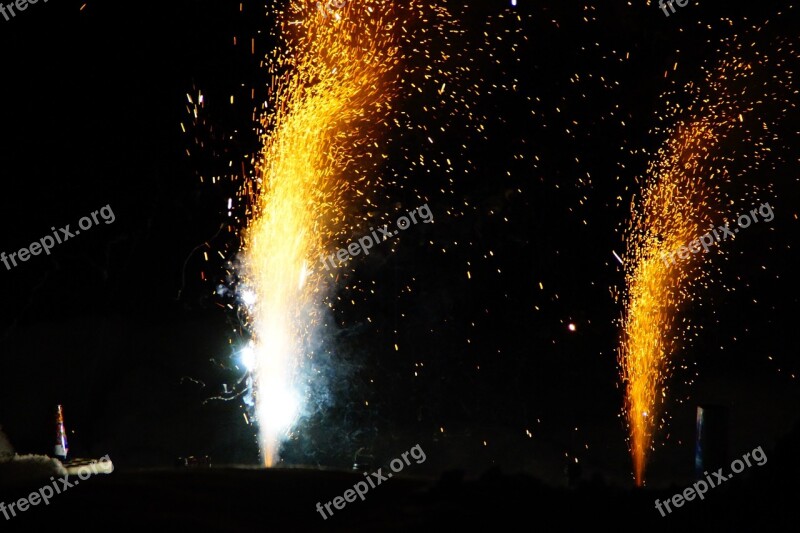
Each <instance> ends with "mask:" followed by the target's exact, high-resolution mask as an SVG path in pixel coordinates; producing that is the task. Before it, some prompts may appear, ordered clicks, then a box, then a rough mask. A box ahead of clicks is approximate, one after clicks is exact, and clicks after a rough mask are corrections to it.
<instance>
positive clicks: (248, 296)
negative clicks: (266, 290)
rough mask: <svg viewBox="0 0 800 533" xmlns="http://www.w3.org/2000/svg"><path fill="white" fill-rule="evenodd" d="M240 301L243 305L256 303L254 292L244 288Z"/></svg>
mask: <svg viewBox="0 0 800 533" xmlns="http://www.w3.org/2000/svg"><path fill="white" fill-rule="evenodd" d="M241 297H242V302H244V304H245V305H248V306H249V305H253V304H254V303H256V293H255V292H253V291H251V290H250V289H245V290H243V291H242V292H241Z"/></svg>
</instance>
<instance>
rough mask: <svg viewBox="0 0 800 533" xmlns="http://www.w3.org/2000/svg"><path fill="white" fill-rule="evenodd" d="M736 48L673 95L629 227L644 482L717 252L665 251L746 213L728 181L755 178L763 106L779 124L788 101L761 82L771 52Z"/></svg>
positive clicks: (631, 392) (629, 397)
mask: <svg viewBox="0 0 800 533" xmlns="http://www.w3.org/2000/svg"><path fill="white" fill-rule="evenodd" d="M731 49H732V51H731V52H729V53H727V54H726V57H725V59H724V60H722V61H721V62H720V63H719V65H718V66H717V67H715V68H713V69H709V70H708V71H706V78H705V82H704V83H703V84H702V85H701V86H699V87H698V86H695V85H692V84H690V85H689V86H688V92H689V94H690V95H691V98H690V99H691V104H690V105H689V106H688V107H687V108H681V107H680V106H679V105H674V104H673V110H672V114H673V117H672V118H674V119H676V121H675V123H676V124H677V125H676V126H675V127H674V128H673V129H671V130H669V131H667V132H666V133H667V138H668V140H667V142H666V143H665V145H664V146H663V147H662V148H661V149H660V150H659V152H658V154H657V157H656V158H655V161H654V163H652V164H651V166H650V167H649V168H648V171H647V174H646V177H645V179H644V182H643V184H642V193H641V196H640V197H639V198H638V200H637V201H635V202H634V205H633V208H632V217H631V224H630V226H629V228H628V232H627V235H626V242H627V252H626V253H627V256H626V261H625V280H626V292H625V301H624V304H625V312H624V314H623V317H622V334H621V342H620V348H619V352H618V353H619V362H620V367H621V375H622V381H623V383H624V384H625V393H626V396H625V409H624V411H625V416H626V420H627V423H628V428H629V433H630V443H629V446H630V450H631V455H632V458H633V468H634V477H635V481H636V484H637V485H639V486H641V485H643V484H644V481H645V467H646V462H647V458H648V455H649V453H650V451H651V450H652V448H653V442H654V436H655V433H656V431H657V429H658V428H659V427H661V426H663V425H664V424H665V423H666V422H665V416H666V415H665V399H666V398H667V396H668V390H669V386H668V378H669V376H670V375H671V374H672V372H673V369H674V367H675V365H676V362H677V361H678V360H679V353H680V350H681V348H682V347H685V346H686V343H687V342H689V341H690V340H691V339H690V337H691V335H690V333H689V332H690V330H691V328H690V325H689V320H688V318H687V317H686V316H682V313H681V312H682V310H683V309H684V308H685V307H686V306H688V304H689V303H691V302H692V301H694V300H697V299H698V298H700V297H701V296H702V295H701V293H700V292H699V289H700V288H702V287H703V286H704V285H706V284H707V282H709V281H710V280H709V273H710V271H709V269H708V268H706V266H707V265H708V264H709V261H708V259H709V257H710V256H711V254H707V255H706V254H702V253H700V254H694V253H693V254H691V255H688V257H686V258H683V257H681V258H679V259H678V260H671V261H670V260H665V257H670V256H671V255H673V254H674V252H675V251H677V250H678V249H680V248H681V247H682V246H688V245H689V243H691V242H692V241H694V240H696V239H698V238H699V237H700V236H701V235H704V234H706V233H708V232H709V231H710V229H713V228H714V223H715V222H719V221H721V220H725V219H729V218H730V216H731V215H732V214H738V212H737V211H736V210H737V207H735V206H739V205H741V206H747V207H748V208H750V207H752V205H754V204H753V203H752V200H746V198H747V197H748V196H752V194H745V195H744V198H739V199H732V198H729V197H728V194H727V191H728V189H729V188H730V185H731V184H732V183H733V182H736V183H737V185H742V184H745V186H747V179H746V178H747V177H748V173H751V172H753V171H755V170H756V169H758V168H759V166H760V165H761V164H762V163H763V162H764V161H766V160H768V159H767V158H768V155H769V153H770V150H771V148H770V145H771V144H774V140H775V136H776V135H775V133H773V132H772V131H771V129H772V127H771V126H770V125H768V123H767V121H765V117H764V115H765V114H766V113H769V112H772V111H774V112H775V115H774V116H770V117H769V122H770V123H771V124H773V125H774V123H775V119H778V118H780V115H782V114H783V113H785V108H784V110H780V111H778V110H777V109H780V108H776V109H771V108H770V107H769V106H770V105H772V104H775V103H776V102H780V98H779V97H778V96H777V95H776V93H771V92H769V91H770V89H769V87H770V83H771V82H774V81H775V79H774V78H773V79H772V80H771V82H770V81H768V82H764V83H763V84H762V86H761V87H758V86H757V81H758V80H757V79H756V78H755V75H756V71H757V70H761V69H763V67H764V66H766V65H767V64H768V63H769V61H770V58H769V57H768V56H765V55H763V54H756V58H755V59H754V60H752V61H746V60H744V59H741V55H740V53H741V50H742V46H741V45H740V44H734V46H732V47H731ZM778 63H780V62H778ZM789 78H791V75H789ZM674 97H675V95H674V94H670V95H668V98H669V99H673V98H674ZM673 102H674V100H673ZM737 167H738V168H737ZM734 169H736V170H735V172H734ZM754 190H755V189H754V188H753V187H751V188H750V192H751V193H753V192H754ZM743 212H745V213H746V212H747V209H745V210H744V211H743ZM719 251H720V252H722V253H725V250H724V249H722V250H719Z"/></svg>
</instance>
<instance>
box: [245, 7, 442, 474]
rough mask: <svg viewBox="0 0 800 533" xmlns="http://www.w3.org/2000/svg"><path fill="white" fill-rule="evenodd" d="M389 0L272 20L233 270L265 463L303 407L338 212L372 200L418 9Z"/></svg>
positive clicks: (306, 10) (292, 11)
mask: <svg viewBox="0 0 800 533" xmlns="http://www.w3.org/2000/svg"><path fill="white" fill-rule="evenodd" d="M342 4H343V5H342ZM393 4H394V2H391V1H388V0H359V1H358V2H346V3H343V2H339V3H337V5H340V6H341V7H340V8H338V9H331V8H330V7H328V8H326V9H325V10H322V9H319V8H318V7H319V6H317V2H316V1H312V0H306V1H295V2H291V3H290V5H289V6H288V7H287V9H286V10H285V11H283V12H280V13H279V14H278V15H277V19H278V28H279V32H278V33H279V36H278V38H279V39H280V41H281V46H280V47H279V48H278V49H276V51H274V52H272V56H271V57H270V58H268V65H269V69H270V73H271V76H272V79H273V82H272V87H271V91H270V92H271V96H270V103H271V109H269V110H268V111H267V112H266V113H265V114H264V115H263V118H262V119H261V135H262V142H263V149H262V151H261V153H260V155H259V157H258V161H257V168H256V173H255V177H254V179H253V180H251V181H250V182H249V183H248V184H247V186H246V187H245V190H244V193H243V194H244V195H245V196H246V197H247V199H248V201H249V205H250V206H251V215H250V218H249V222H248V224H247V228H246V230H245V232H244V235H243V243H244V244H243V247H242V252H243V254H242V257H243V266H242V268H241V272H240V274H241V278H242V281H243V283H242V285H241V287H240V291H247V292H248V294H250V295H252V298H249V300H250V303H249V304H248V305H246V307H245V311H246V315H247V327H248V329H249V330H250V332H251V336H252V345H251V349H252V352H253V354H254V357H253V359H254V361H253V368H252V373H253V376H254V382H255V391H254V396H255V413H256V418H257V422H258V425H259V431H260V446H261V450H262V454H263V459H264V463H265V465H266V466H273V465H274V464H275V463H276V461H277V460H278V452H279V446H280V443H281V441H282V440H283V439H284V438H285V436H286V434H287V432H288V431H290V430H291V428H292V426H293V424H294V423H295V421H296V420H297V417H298V415H299V413H300V411H301V410H302V405H303V402H304V398H303V393H302V392H301V391H302V390H303V386H304V384H303V383H301V381H302V380H304V379H306V378H304V377H303V375H304V373H306V372H307V371H308V367H309V360H310V359H311V358H312V357H313V355H312V354H311V353H310V350H309V342H310V340H311V338H312V336H313V333H314V330H315V328H316V327H317V326H319V324H320V315H321V312H322V308H323V299H324V296H325V292H326V290H327V288H328V287H327V286H326V282H327V280H326V279H325V278H324V277H323V275H322V274H323V273H322V272H321V271H320V270H319V267H318V266H317V263H318V261H317V259H318V258H319V257H320V256H321V255H323V254H324V253H325V252H326V250H327V249H328V248H329V246H330V243H331V242H332V241H333V239H334V237H336V236H337V235H341V234H342V233H343V232H345V231H346V230H347V227H348V225H350V224H352V220H351V219H350V218H348V211H349V209H351V208H352V206H354V205H356V204H359V205H375V204H374V203H373V201H374V197H375V196H376V195H377V194H378V191H380V189H381V187H380V185H381V179H380V178H379V172H378V170H379V168H380V165H381V163H382V162H383V159H384V158H385V154H384V153H383V152H382V150H383V148H382V147H381V145H380V144H379V141H380V139H381V136H382V135H383V134H384V133H385V131H386V130H387V125H388V123H389V121H390V117H392V116H393V115H392V105H393V100H394V99H395V97H396V96H397V94H398V92H400V90H401V88H402V83H403V78H402V76H401V74H402V73H403V70H402V69H401V68H400V67H401V65H402V63H403V54H402V53H401V48H400V46H399V43H401V42H402V41H403V40H405V41H406V42H408V41H409V40H410V39H413V36H414V32H413V31H412V30H411V29H410V28H409V27H406V24H408V23H409V22H410V19H413V18H414V16H415V15H416V16H419V15H420V14H421V13H422V12H423V11H424V8H423V7H422V6H421V4H418V2H416V1H412V2H408V3H406V4H405V5H403V6H394V5H393ZM330 5H331V4H329V6H330ZM431 9H433V8H431Z"/></svg>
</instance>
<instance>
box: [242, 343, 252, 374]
mask: <svg viewBox="0 0 800 533" xmlns="http://www.w3.org/2000/svg"><path fill="white" fill-rule="evenodd" d="M239 360H240V361H241V362H242V364H243V365H244V367H245V368H246V369H247V370H248V372H252V371H253V369H254V368H255V367H256V352H255V350H254V349H253V346H252V345H250V344H248V345H247V346H245V347H244V348H242V349H241V351H240V352H239Z"/></svg>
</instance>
